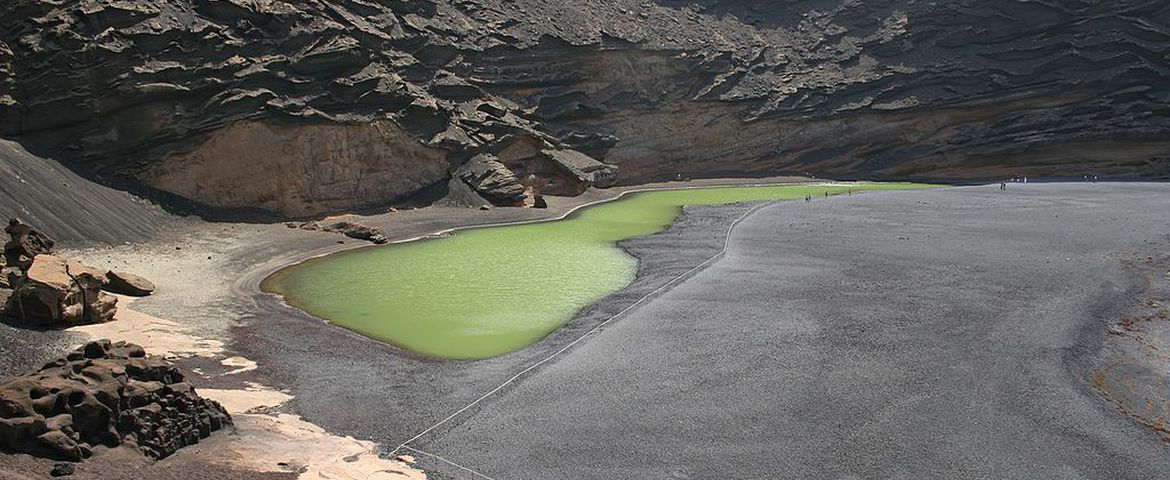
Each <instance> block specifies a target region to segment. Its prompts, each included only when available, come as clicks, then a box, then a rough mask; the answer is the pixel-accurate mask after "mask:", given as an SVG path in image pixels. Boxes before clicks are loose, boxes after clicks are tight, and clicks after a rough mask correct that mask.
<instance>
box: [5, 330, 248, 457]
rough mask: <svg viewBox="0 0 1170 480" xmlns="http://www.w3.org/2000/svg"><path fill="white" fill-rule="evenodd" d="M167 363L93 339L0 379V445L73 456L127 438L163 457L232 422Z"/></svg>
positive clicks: (132, 347)
mask: <svg viewBox="0 0 1170 480" xmlns="http://www.w3.org/2000/svg"><path fill="white" fill-rule="evenodd" d="M231 423H232V421H231V417H230V416H229V415H228V414H227V412H226V411H225V410H224V409H223V407H222V406H220V405H219V404H218V403H216V402H215V401H212V400H207V399H204V398H202V397H200V396H199V395H198V394H197V393H196V392H195V389H194V388H193V387H192V386H191V385H190V384H188V383H186V382H185V381H184V378H183V374H182V373H180V372H179V371H178V370H176V369H175V368H174V367H173V366H172V365H171V364H170V363H169V362H167V361H166V360H164V359H161V358H157V357H148V356H147V355H146V352H145V351H144V350H143V349H142V347H140V346H138V345H133V344H128V343H125V342H118V343H111V342H110V341H109V340H100V341H96V342H90V343H87V344H86V345H85V346H83V347H82V348H79V349H78V350H76V351H74V352H72V353H70V354H69V355H67V356H65V357H63V358H59V359H57V360H54V361H51V362H49V363H47V364H45V366H44V367H42V368H41V369H40V370H39V371H37V372H33V373H29V374H27V375H24V376H20V377H17V378H14V379H12V380H9V381H8V382H5V383H3V384H0V447H3V448H5V449H8V450H11V451H16V452H21V453H27V454H30V455H34V456H39V457H44V458H52V459H57V460H67V461H78V460H81V459H83V458H86V457H89V456H90V455H91V454H92V452H93V447H95V446H98V445H104V446H107V447H117V446H119V445H122V444H124V443H129V444H132V445H134V446H136V447H138V449H139V450H140V451H141V452H142V453H143V454H144V455H147V456H150V457H152V458H164V457H166V456H168V455H170V454H172V453H174V452H175V451H176V450H178V449H179V448H182V447H184V446H187V445H192V444H195V443H198V442H199V441H200V440H201V439H204V438H207V437H208V436H209V435H211V432H213V431H216V430H219V429H221V428H223V427H225V426H229V425H231Z"/></svg>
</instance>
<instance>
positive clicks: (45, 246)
mask: <svg viewBox="0 0 1170 480" xmlns="http://www.w3.org/2000/svg"><path fill="white" fill-rule="evenodd" d="M4 232H5V233H7V234H8V238H9V239H8V242H6V243H5V244H4V262H5V264H6V265H8V266H19V267H21V268H28V265H29V264H30V263H31V262H32V259H33V257H36V256H37V255H40V254H42V253H51V252H52V251H53V244H54V243H55V242H54V241H53V239H52V238H49V236H48V235H45V234H43V233H41V232H38V231H37V230H36V229H34V228H33V227H31V226H29V225H27V224H25V223H24V222H22V221H20V219H17V218H13V219H11V220H9V221H8V226H7V227H4Z"/></svg>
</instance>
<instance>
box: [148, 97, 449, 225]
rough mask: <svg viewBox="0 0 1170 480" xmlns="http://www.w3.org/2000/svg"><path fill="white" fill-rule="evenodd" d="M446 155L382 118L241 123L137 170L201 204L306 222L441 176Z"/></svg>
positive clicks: (412, 189)
mask: <svg viewBox="0 0 1170 480" xmlns="http://www.w3.org/2000/svg"><path fill="white" fill-rule="evenodd" d="M447 168H448V163H447V160H446V152H445V151H444V150H442V149H439V148H435V147H428V146H426V145H423V144H422V143H420V142H419V141H418V140H417V139H415V138H414V137H413V136H411V135H410V134H409V133H407V132H406V131H405V130H403V129H402V128H400V127H398V126H397V125H396V124H394V123H393V122H390V121H387V120H378V121H372V122H368V123H357V124H305V125H275V124H270V123H267V122H262V121H244V122H240V123H235V124H232V125H230V126H227V127H225V128H223V129H220V130H218V131H216V132H215V133H214V134H213V135H211V137H210V138H209V139H208V140H207V141H205V142H203V143H202V144H200V145H199V146H197V147H195V148H194V149H193V150H190V151H186V152H179V153H173V154H168V155H167V156H166V157H164V159H163V160H162V162H160V163H159V164H157V165H156V166H154V167H152V168H150V169H149V170H147V171H145V172H143V173H142V174H141V177H142V179H143V181H144V182H145V183H146V184H147V185H149V186H152V187H154V188H157V189H159V190H164V191H167V192H170V193H174V194H177V195H181V196H183V197H185V198H189V199H192V200H195V201H198V202H200V203H203V204H205V205H209V206H213V207H218V208H229V209H242V208H259V209H262V210H267V211H270V212H276V213H279V214H282V215H285V216H290V217H306V216H312V215H317V214H321V213H325V212H331V211H336V210H344V209H350V208H359V207H368V206H374V205H382V204H385V203H386V202H388V201H390V200H393V199H395V198H400V197H403V196H407V195H410V194H412V193H414V192H416V191H418V190H420V189H422V188H424V187H427V186H428V185H431V184H434V183H436V182H439V181H440V180H443V179H444V178H446V176H447Z"/></svg>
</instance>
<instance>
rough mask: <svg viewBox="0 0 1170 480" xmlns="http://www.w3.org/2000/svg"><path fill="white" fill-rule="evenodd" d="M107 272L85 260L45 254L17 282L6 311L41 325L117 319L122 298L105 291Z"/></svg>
mask: <svg viewBox="0 0 1170 480" xmlns="http://www.w3.org/2000/svg"><path fill="white" fill-rule="evenodd" d="M104 283H105V275H104V274H102V273H101V272H99V271H97V270H94V269H93V268H90V267H87V266H85V265H82V264H81V263H78V262H74V261H69V260H65V259H62V258H60V257H57V256H54V255H49V254H41V255H37V256H36V257H35V258H33V259H32V261H31V262H30V265H29V267H28V268H27V270H24V273H23V275H22V276H20V277H19V278H17V279H16V280H15V281H14V282H13V285H12V286H13V292H12V295H11V298H10V299H9V300H8V305H7V308H6V311H5V313H6V314H7V315H8V316H10V317H13V318H15V319H17V320H19V321H20V322H21V323H23V324H26V325H30V326H38V327H70V326H74V325H88V324H93V323H104V322H108V321H110V320H113V319H114V313H116V311H117V304H118V299H117V298H116V297H114V296H111V295H107V294H106V293H104V292H102V285H103V284H104Z"/></svg>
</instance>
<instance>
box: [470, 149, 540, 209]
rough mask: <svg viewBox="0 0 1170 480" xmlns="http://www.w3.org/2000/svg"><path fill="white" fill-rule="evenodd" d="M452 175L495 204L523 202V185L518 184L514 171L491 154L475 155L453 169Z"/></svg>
mask: <svg viewBox="0 0 1170 480" xmlns="http://www.w3.org/2000/svg"><path fill="white" fill-rule="evenodd" d="M453 176H454V177H455V178H458V179H460V180H462V181H463V182H464V183H466V184H467V185H469V186H471V188H472V189H473V190H475V192H476V193H478V194H479V195H480V196H482V197H483V198H486V199H487V200H489V201H491V202H492V203H494V204H496V205H505V206H520V205H523V204H524V198H525V188H524V185H521V184H520V180H519V179H517V178H516V174H515V173H513V172H512V171H511V170H509V169H508V167H507V166H505V165H504V164H503V163H500V162H499V161H498V160H497V159H496V157H494V156H492V155H488V154H480V155H476V156H475V157H473V158H472V159H471V160H468V161H467V163H464V164H463V165H461V166H460V167H459V168H457V169H455V171H454V172H453Z"/></svg>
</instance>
